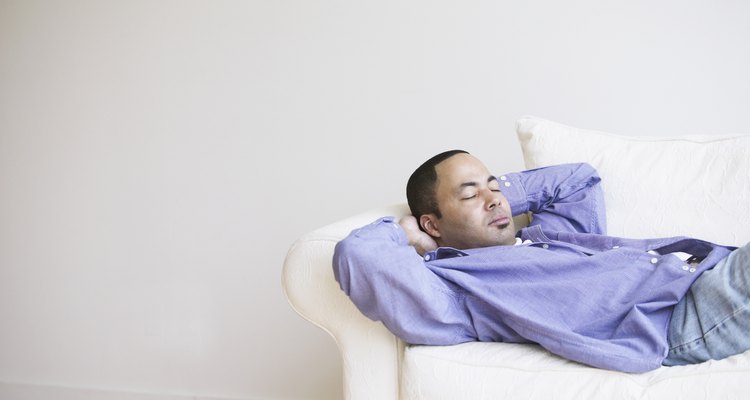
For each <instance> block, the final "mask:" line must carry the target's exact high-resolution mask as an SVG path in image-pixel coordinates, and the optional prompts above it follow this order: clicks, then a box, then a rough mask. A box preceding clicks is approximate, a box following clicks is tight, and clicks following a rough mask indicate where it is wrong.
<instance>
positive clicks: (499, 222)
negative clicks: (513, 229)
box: [489, 215, 510, 229]
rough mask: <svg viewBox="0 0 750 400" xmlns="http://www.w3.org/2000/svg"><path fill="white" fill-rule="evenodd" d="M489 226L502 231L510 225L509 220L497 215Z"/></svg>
mask: <svg viewBox="0 0 750 400" xmlns="http://www.w3.org/2000/svg"><path fill="white" fill-rule="evenodd" d="M489 225H490V226H497V227H498V228H501V229H504V228H507V227H508V225H510V218H508V217H505V216H502V215H498V216H496V217H494V218H493V219H492V221H490V223H489Z"/></svg>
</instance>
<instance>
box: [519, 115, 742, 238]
mask: <svg viewBox="0 0 750 400" xmlns="http://www.w3.org/2000/svg"><path fill="white" fill-rule="evenodd" d="M516 130H517V133H518V138H519V141H520V142H521V149H522V150H523V156H524V161H525V163H526V167H527V168H536V167H541V166H545V165H552V164H560V163H567V162H580V161H587V162H589V163H590V164H591V165H593V166H594V167H595V168H596V169H597V170H598V171H599V174H600V175H601V176H602V187H603V188H604V194H605V203H606V206H607V222H608V231H609V234H611V235H614V236H624V237H635V238H639V237H662V236H675V235H686V236H692V237H697V238H701V239H706V240H709V241H713V242H717V243H721V244H727V245H744V244H745V243H747V242H748V241H750V206H748V199H750V136H749V135H722V136H708V135H705V136H671V137H640V136H621V135H615V134H610V133H605V132H600V131H592V130H585V129H578V128H573V127H569V126H565V125H563V124H559V123H556V122H552V121H547V120H544V119H541V118H535V117H524V118H521V119H520V120H519V121H518V122H517V126H516Z"/></svg>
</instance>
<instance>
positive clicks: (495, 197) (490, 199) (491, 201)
mask: <svg viewBox="0 0 750 400" xmlns="http://www.w3.org/2000/svg"><path fill="white" fill-rule="evenodd" d="M485 193H486V194H485V207H486V208H487V210H488V211H489V210H492V209H494V208H495V207H497V206H499V205H500V193H499V192H493V191H492V190H490V189H485Z"/></svg>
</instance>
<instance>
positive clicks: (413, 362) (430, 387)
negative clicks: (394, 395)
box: [401, 342, 750, 400]
mask: <svg viewBox="0 0 750 400" xmlns="http://www.w3.org/2000/svg"><path fill="white" fill-rule="evenodd" d="M748 376H750V352H746V353H744V354H740V355H736V356H733V357H729V358H726V359H724V360H720V361H709V362H705V363H702V364H695V365H688V366H680V367H662V368H659V369H657V370H654V371H650V372H647V373H643V374H627V373H622V372H615V371H607V370H602V369H596V368H591V367H587V366H584V365H582V364H577V363H575V362H572V361H568V360H565V359H563V358H560V357H558V356H555V355H553V354H551V353H549V352H547V351H546V350H544V349H543V348H541V347H539V346H537V345H533V344H523V345H519V344H508V343H481V342H472V343H464V344H460V345H455V346H407V347H406V349H405V351H404V359H403V366H402V376H401V398H403V399H425V400H426V399H429V400H439V399H451V400H456V399H472V400H478V399H545V400H547V399H556V398H566V399H669V398H675V399H676V398H679V399H705V398H712V399H722V398H735V397H736V395H737V393H749V394H750V387H749V386H748V383H747V377H748ZM708 393H710V396H708V395H707V394H708Z"/></svg>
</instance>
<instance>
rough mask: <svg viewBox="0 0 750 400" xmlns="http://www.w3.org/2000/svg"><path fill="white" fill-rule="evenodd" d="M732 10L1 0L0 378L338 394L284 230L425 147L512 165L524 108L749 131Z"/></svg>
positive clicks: (696, 129)
mask: <svg viewBox="0 0 750 400" xmlns="http://www.w3.org/2000/svg"><path fill="white" fill-rule="evenodd" d="M749 17H750V3H748V2H743V1H739V0H714V1H696V0H688V1H685V0H681V1H676V0H667V1H628V2H625V1H620V2H615V1H599V0H579V1H567V2H560V1H555V0H530V1H523V2H520V1H519V2H515V1H478V0H471V1H426V0H425V1H422V0H419V1H391V0H381V1H343V0H316V1H302V0H278V1H271V0H256V1H226V0H222V1H210V2H209V1H166V0H158V1H145V0H142V1H115V0H110V1H93V0H92V1H27V0H18V1H9V0H0V383H2V385H0V390H5V391H6V392H5V393H6V394H8V393H11V392H13V391H14V390H17V389H18V388H19V387H21V386H18V385H16V384H30V385H43V386H45V387H49V388H52V389H50V390H52V391H53V392H54V390H55V389H54V388H56V387H60V388H62V387H65V388H73V389H76V388H78V389H81V390H83V389H101V390H105V391H122V392H134V393H150V394H154V395H160V394H161V395H188V396H195V397H206V398H208V397H214V398H220V397H225V398H238V399H255V398H263V399H336V398H340V397H341V393H340V385H341V377H340V373H341V368H340V361H339V359H338V354H337V350H336V348H335V345H334V343H333V341H332V340H330V339H329V338H328V337H327V336H326V334H325V333H323V332H322V331H320V330H318V329H317V328H315V327H314V326H312V325H311V324H309V323H307V322H305V321H303V320H302V319H301V318H299V317H298V316H297V315H296V314H294V312H293V311H292V310H291V308H290V307H289V305H288V304H287V303H286V300H285V298H284V296H283V293H282V291H281V286H280V272H281V266H282V262H283V260H284V256H285V254H286V251H287V249H288V248H289V246H290V245H291V244H292V242H293V241H294V240H295V239H296V238H297V237H299V236H300V235H302V234H304V233H306V232H307V231H310V230H312V229H315V228H317V227H320V226H322V225H324V224H327V223H330V222H333V221H335V220H338V219H342V218H344V217H347V216H349V215H352V214H355V213H358V212H362V211H365V210H368V209H371V208H374V207H379V206H382V205H386V204H392V203H399V202H402V201H404V195H403V186H404V182H405V181H406V179H407V177H408V175H409V173H411V171H412V170H413V169H414V168H416V166H417V165H418V164H419V163H420V162H421V161H422V160H424V159H425V158H427V157H428V156H431V155H433V154H434V153H437V152H439V151H442V150H446V149H450V148H463V149H466V150H469V151H471V152H473V153H474V154H475V155H477V156H479V157H480V158H482V159H484V160H485V161H486V163H487V164H488V166H489V167H490V169H491V170H494V171H498V173H501V172H507V171H509V170H516V169H521V168H522V167H523V164H522V161H521V156H520V151H519V147H518V144H517V143H516V139H515V135H514V122H515V120H516V119H517V118H518V117H520V116H522V115H524V114H532V115H536V116H540V117H543V118H548V119H552V120H556V121H559V122H563V123H567V124H570V125H574V126H577V127H581V128H589V129H598V130H604V131H609V132H614V133H621V134H631V135H675V134H686V133H697V134H718V133H742V132H744V133H748V132H750V119H748V118H747V115H748V110H749V109H750V80H749V79H748V75H747V71H750V47H749V46H748V42H750V24H748V23H747V21H748V20H749ZM60 390H61V391H60V392H59V393H63V391H62V390H63V389H60ZM0 393H2V392H1V391H0ZM65 393H67V392H65ZM81 393H82V392H81ZM157 397H158V396H157ZM123 398H125V397H123ZM139 398H140V397H139ZM160 398H161V397H160ZM165 398H166V397H165Z"/></svg>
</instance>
